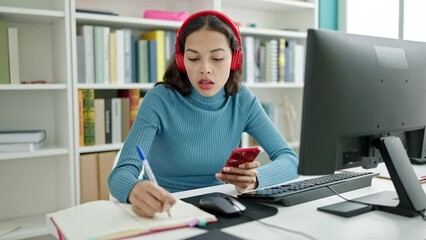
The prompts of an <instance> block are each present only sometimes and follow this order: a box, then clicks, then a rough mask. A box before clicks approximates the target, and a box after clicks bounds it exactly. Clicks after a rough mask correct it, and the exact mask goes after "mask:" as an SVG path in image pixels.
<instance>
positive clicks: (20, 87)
mask: <svg viewBox="0 0 426 240" xmlns="http://www.w3.org/2000/svg"><path fill="white" fill-rule="evenodd" d="M65 89H67V84H62V83H58V84H8V85H7V84H6V85H0V90H65Z"/></svg>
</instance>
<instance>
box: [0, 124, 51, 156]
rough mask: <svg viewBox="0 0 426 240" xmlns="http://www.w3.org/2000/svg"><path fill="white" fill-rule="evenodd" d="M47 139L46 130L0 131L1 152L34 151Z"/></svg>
mask: <svg viewBox="0 0 426 240" xmlns="http://www.w3.org/2000/svg"><path fill="white" fill-rule="evenodd" d="M45 140H46V131H45V130H39V129H37V130H11V131H0V153H6V152H32V151H35V150H37V149H39V148H40V147H41V146H42V145H43V143H44V141H45Z"/></svg>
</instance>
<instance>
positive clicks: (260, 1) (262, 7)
mask: <svg viewBox="0 0 426 240" xmlns="http://www.w3.org/2000/svg"><path fill="white" fill-rule="evenodd" d="M222 4H223V5H224V7H227V6H231V7H239V8H253V9H257V10H259V11H275V12H280V13H284V12H288V11H303V10H312V11H314V9H315V4H314V3H312V2H307V1H295V0H222Z"/></svg>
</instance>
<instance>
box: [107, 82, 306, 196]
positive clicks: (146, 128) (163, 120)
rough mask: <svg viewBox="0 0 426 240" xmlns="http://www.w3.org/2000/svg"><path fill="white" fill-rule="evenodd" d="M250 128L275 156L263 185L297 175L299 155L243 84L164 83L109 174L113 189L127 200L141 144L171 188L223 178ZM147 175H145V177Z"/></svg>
mask: <svg viewBox="0 0 426 240" xmlns="http://www.w3.org/2000/svg"><path fill="white" fill-rule="evenodd" d="M243 132H247V133H248V134H250V135H251V136H252V137H253V138H254V139H255V140H256V141H257V142H258V143H259V144H260V145H261V146H262V147H263V149H264V150H265V151H266V152H267V153H268V155H269V158H270V159H271V160H273V162H271V163H268V164H266V165H264V166H261V167H259V168H258V179H259V188H262V187H265V186H268V185H273V184H277V183H281V182H283V181H286V180H289V179H292V178H295V177H297V165H298V159H297V157H296V154H295V153H294V152H293V150H292V149H291V148H290V147H289V146H288V145H287V143H286V142H285V140H284V138H283V137H282V135H281V134H280V132H279V131H278V129H277V128H276V127H275V126H274V125H273V123H272V122H271V120H270V119H269V117H268V116H267V115H266V113H265V112H264V110H263V108H262V106H261V104H260V103H259V101H258V99H257V98H256V96H254V94H253V93H252V92H251V91H250V90H249V89H248V88H247V87H246V86H244V85H242V87H241V90H240V91H239V92H238V93H237V94H236V95H234V96H230V97H225V96H224V89H222V90H221V91H219V92H218V93H217V94H216V95H214V96H212V97H204V96H201V95H200V94H199V93H198V92H197V91H196V90H194V89H192V92H191V94H190V95H189V96H182V95H181V94H180V93H178V92H177V91H175V90H171V89H168V88H166V87H165V86H164V85H159V86H156V87H154V88H153V89H151V90H150V91H148V93H147V94H146V95H145V97H144V100H143V102H142V104H141V106H140V108H139V112H138V115H137V117H136V120H135V122H134V125H133V127H132V129H131V131H130V133H129V135H128V137H127V139H126V141H125V143H124V146H123V148H122V152H121V155H120V158H119V161H118V164H117V166H116V168H115V169H114V170H113V171H112V173H111V174H110V176H109V188H110V191H111V193H112V195H113V196H114V197H115V198H117V199H118V200H119V201H121V202H127V198H128V196H129V193H130V191H131V189H132V187H133V186H134V185H135V184H136V183H137V182H138V181H141V180H138V176H139V173H140V171H141V168H142V166H141V161H140V160H139V157H138V154H137V151H136V146H137V145H139V146H140V147H141V148H142V150H143V151H144V152H145V154H147V158H148V159H149V162H150V165H151V168H152V170H153V172H154V174H155V176H156V178H157V181H158V184H159V185H160V186H162V187H163V188H165V189H167V190H168V191H170V192H176V191H183V190H189V189H195V188H201V187H207V186H212V185H217V184H222V182H220V181H218V180H217V179H216V178H215V174H216V173H218V172H220V171H221V169H222V167H223V165H224V163H225V161H226V159H227V158H228V156H229V154H230V153H231V151H232V150H233V149H234V148H237V147H238V146H239V143H240V140H241V134H242V133H243ZM144 178H146V176H145V177H144Z"/></svg>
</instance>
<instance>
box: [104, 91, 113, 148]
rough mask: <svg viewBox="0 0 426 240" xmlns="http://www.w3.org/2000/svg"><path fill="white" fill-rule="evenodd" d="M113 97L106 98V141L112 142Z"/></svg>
mask: <svg viewBox="0 0 426 240" xmlns="http://www.w3.org/2000/svg"><path fill="white" fill-rule="evenodd" d="M111 111H112V109H111V98H105V143H112V135H111V131H112V130H111V128H112V125H111V124H112V119H111V118H112V115H111Z"/></svg>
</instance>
